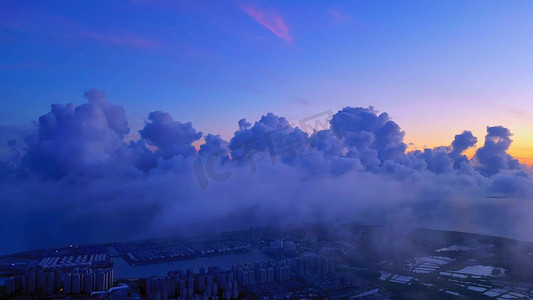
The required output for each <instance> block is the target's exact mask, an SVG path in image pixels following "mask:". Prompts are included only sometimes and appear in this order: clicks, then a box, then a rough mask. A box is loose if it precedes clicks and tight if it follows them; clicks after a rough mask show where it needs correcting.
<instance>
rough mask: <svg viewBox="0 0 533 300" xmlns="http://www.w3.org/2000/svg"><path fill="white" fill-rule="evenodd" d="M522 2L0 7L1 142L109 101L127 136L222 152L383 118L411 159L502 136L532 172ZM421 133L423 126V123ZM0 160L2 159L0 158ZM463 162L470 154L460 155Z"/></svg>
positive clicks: (525, 5)
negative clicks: (495, 129) (183, 128)
mask: <svg viewBox="0 0 533 300" xmlns="http://www.w3.org/2000/svg"><path fill="white" fill-rule="evenodd" d="M532 9H533V3H531V2H530V1H512V2H502V1H468V2H465V1H432V2H427V1H335V2H329V1H323V2H319V1H314V2H312V3H310V2H308V1H290V2H287V1H157V0H153V1H151V0H139V1H87V2H80V1H46V2H43V1H3V2H2V4H1V9H0V28H1V30H0V90H1V91H2V92H1V93H0V102H1V103H2V110H1V111H0V139H2V144H4V145H5V141H6V140H8V139H12V138H14V137H16V136H20V133H21V132H27V131H28V130H29V129H31V128H32V125H31V122H33V121H36V117H37V116H39V115H40V114H41V113H42V112H44V111H47V110H48V109H49V107H50V104H51V103H69V102H72V103H75V104H81V103H83V102H84V98H83V92H84V91H86V90H88V89H89V88H98V89H103V90H105V91H106V93H107V95H108V96H109V97H110V98H112V99H113V102H114V103H116V104H119V105H122V106H124V107H125V108H126V109H127V111H128V115H129V122H130V125H131V127H132V128H134V129H136V130H132V135H133V136H132V138H136V137H137V133H136V131H137V130H138V129H140V128H141V127H142V126H143V125H144V122H145V119H146V117H147V115H146V111H154V110H164V111H168V112H170V113H171V114H172V115H173V116H175V117H176V119H178V120H180V121H184V122H185V121H191V122H192V123H193V124H195V126H196V128H198V129H199V130H201V131H203V132H211V133H217V134H221V135H222V136H223V137H225V138H227V139H229V138H230V137H231V136H232V135H233V132H234V131H235V130H237V129H238V127H237V124H236V121H235V120H238V119H240V118H243V117H246V118H248V119H249V120H256V119H258V118H259V117H260V116H261V115H262V114H264V113H266V112H274V113H277V114H279V115H283V116H285V117H286V118H287V119H289V120H292V121H294V122H298V120H301V119H304V118H306V117H308V116H311V115H314V114H317V113H321V112H324V111H328V110H332V111H333V112H336V111H338V110H340V109H342V108H343V107H345V106H364V107H367V106H373V107H374V108H375V109H377V110H379V111H386V112H388V113H389V114H390V115H391V116H392V118H393V119H394V120H395V121H396V122H397V123H399V124H400V125H401V126H402V128H403V129H404V130H405V133H406V137H405V138H406V142H407V143H408V144H409V147H410V149H423V148H424V147H435V146H440V145H447V143H448V142H449V141H450V140H451V139H453V136H454V135H455V134H456V133H457V132H460V131H462V130H464V129H468V130H471V131H472V132H473V133H474V135H475V136H477V137H478V138H482V137H483V136H484V133H485V131H486V126H496V125H502V126H505V127H506V128H509V129H510V130H511V132H512V133H513V134H514V135H513V140H514V143H513V144H512V146H511V148H510V150H509V151H510V153H512V154H513V155H514V156H516V157H517V158H519V159H520V160H521V161H522V162H523V163H527V164H533V126H531V119H532V117H533V109H532V108H531V105H530V104H531V103H532V101H533V92H532V90H531V84H530V83H531V82H532V79H533V78H532V77H533V74H532V73H531V72H530V70H532V69H533V53H532V52H531V49H532V47H533V36H532V35H531V34H530V32H532V30H533V22H531V18H530V13H529V12H531V10H532ZM422 124H423V125H422ZM2 149H3V153H4V154H5V152H6V151H7V150H6V148H5V146H4V147H3V148H2ZM468 154H469V155H470V156H472V155H473V154H474V152H473V150H470V152H469V153H468Z"/></svg>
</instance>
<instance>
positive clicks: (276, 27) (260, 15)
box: [243, 5, 292, 45]
mask: <svg viewBox="0 0 533 300" xmlns="http://www.w3.org/2000/svg"><path fill="white" fill-rule="evenodd" d="M243 11H244V12H245V13H246V14H247V15H249V16H250V17H251V18H252V19H254V20H255V21H256V22H257V23H259V24H261V25H262V26H263V27H265V28H266V29H268V30H270V31H271V32H272V33H273V34H275V35H276V36H277V37H279V38H280V39H282V40H284V41H285V42H286V43H287V44H289V45H292V38H291V36H290V34H289V27H288V26H287V24H285V21H283V18H282V17H281V15H280V14H279V13H278V12H277V11H275V10H273V9H268V10H261V9H259V8H257V7H254V6H251V5H249V6H246V7H244V8H243Z"/></svg>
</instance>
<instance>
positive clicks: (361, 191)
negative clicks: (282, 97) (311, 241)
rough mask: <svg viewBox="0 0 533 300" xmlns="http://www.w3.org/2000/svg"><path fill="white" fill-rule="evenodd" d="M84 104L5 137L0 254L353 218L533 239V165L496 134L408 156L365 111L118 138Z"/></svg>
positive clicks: (114, 118) (150, 130)
mask: <svg viewBox="0 0 533 300" xmlns="http://www.w3.org/2000/svg"><path fill="white" fill-rule="evenodd" d="M85 96H86V98H87V100H88V103H85V104H82V105H79V106H74V105H72V104H67V105H61V104H54V105H52V109H51V111H50V112H48V113H47V114H44V115H42V116H41V117H40V118H39V120H38V122H36V126H35V127H36V128H35V130H34V131H33V132H32V133H31V134H30V135H28V136H26V137H25V144H24V145H19V144H17V143H16V142H14V141H12V142H9V147H10V148H11V154H12V155H11V156H10V157H8V158H7V159H4V160H2V161H0V205H1V209H0V220H1V221H0V236H1V238H2V241H3V242H2V248H0V252H14V251H21V250H28V249H32V248H37V247H50V246H58V245H64V244H68V243H82V244H88V243H95V242H106V241H120V240H130V239H139V238H148V237H159V236H169V235H175V234H188V233H197V232H202V231H212V230H215V231H220V230H231V229H235V228H242V227H245V226H250V225H267V224H288V223H308V222H333V223H337V222H350V221H358V222H362V223H368V224H388V225H397V226H405V227H423V228H436V229H445V230H458V231H472V232H477V233H484V234H494V235H502V236H506V237H513V238H519V239H526V240H533V233H531V231H530V230H529V228H531V225H533V224H531V223H532V222H531V221H530V220H531V218H530V217H529V216H530V215H531V213H532V212H533V203H532V201H531V200H532V198H533V178H532V176H533V171H532V170H531V168H530V167H527V166H525V165H522V164H520V162H519V161H518V160H516V159H515V158H513V157H512V156H511V155H509V154H508V153H507V150H508V149H509V146H510V145H511V143H512V139H511V136H512V134H511V132H510V130H509V129H507V128H504V127H501V126H495V127H487V134H486V136H485V138H484V140H478V138H476V137H474V136H473V135H472V133H471V132H470V131H466V130H465V131H464V132H462V133H458V134H457V135H456V136H455V139H454V140H453V141H450V142H449V146H442V147H437V148H433V149H424V151H411V152H408V151H407V146H406V144H405V143H404V141H403V137H404V132H403V131H402V130H401V127H400V126H399V125H398V124H396V123H395V122H394V121H392V120H391V118H390V117H389V115H388V114H387V113H379V112H378V111H376V110H375V109H374V108H372V107H369V108H362V107H345V108H343V109H342V110H339V111H338V112H337V113H334V114H331V116H327V117H328V118H327V119H328V122H329V127H328V128H326V127H325V126H321V125H324V124H323V123H324V122H325V117H324V115H317V116H315V117H316V118H314V117H311V118H309V119H308V120H302V121H301V122H300V124H292V123H289V121H288V120H287V119H285V118H283V117H280V116H277V115H275V114H273V113H268V114H266V115H264V116H263V117H262V118H261V119H260V120H259V121H256V122H254V123H251V122H248V121H247V120H245V119H242V120H240V121H238V130H237V131H236V132H235V134H234V136H233V137H232V138H231V139H230V141H225V140H223V139H222V138H221V137H220V136H218V135H213V134H204V133H202V132H199V131H197V130H196V129H195V128H194V126H193V124H191V123H182V122H180V121H176V120H175V119H174V118H173V116H171V115H170V114H168V113H166V112H162V111H155V112H151V113H149V114H148V116H147V119H146V124H145V126H144V127H143V128H142V129H141V130H140V131H139V134H140V137H141V138H140V139H139V140H135V141H128V142H126V139H125V137H126V136H127V135H128V134H129V133H130V128H129V125H128V121H127V116H126V113H125V110H124V108H122V107H120V106H117V105H113V104H111V103H110V102H109V101H108V100H107V98H106V96H105V93H104V92H102V91H99V90H95V89H93V90H89V91H87V92H86V93H85ZM177 117H178V118H179V116H177ZM420 126H424V124H420ZM202 139H203V140H205V143H203V144H202V145H201V146H200V148H199V149H196V148H195V147H194V146H193V143H198V141H201V140H202ZM478 143H479V144H480V146H481V147H480V148H479V149H478V150H477V151H476V154H475V155H474V156H473V157H472V158H471V159H469V158H468V157H467V156H465V155H464V154H463V153H464V151H465V150H467V149H468V148H471V147H474V146H476V145H477V144H478Z"/></svg>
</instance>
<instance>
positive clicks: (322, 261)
mask: <svg viewBox="0 0 533 300" xmlns="http://www.w3.org/2000/svg"><path fill="white" fill-rule="evenodd" d="M285 265H287V266H289V267H290V269H291V271H292V272H293V273H294V274H295V275H296V277H297V278H306V277H309V276H315V275H328V274H332V273H334V272H335V262H334V261H333V258H331V257H327V256H318V255H314V254H309V255H304V256H301V257H295V258H289V259H286V260H285Z"/></svg>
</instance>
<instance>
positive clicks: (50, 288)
mask: <svg viewBox="0 0 533 300" xmlns="http://www.w3.org/2000/svg"><path fill="white" fill-rule="evenodd" d="M112 285H113V269H111V268H108V269H91V268H83V269H78V268H76V269H72V270H67V269H63V268H48V269H44V268H43V267H42V266H38V267H31V268H29V269H28V270H26V271H25V272H24V274H21V275H17V276H14V277H11V278H9V279H8V280H7V281H6V282H5V285H4V287H5V292H6V294H7V295H8V296H9V295H32V296H53V295H78V294H91V292H93V291H106V290H108V289H109V288H110V287H111V286H112Z"/></svg>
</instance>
